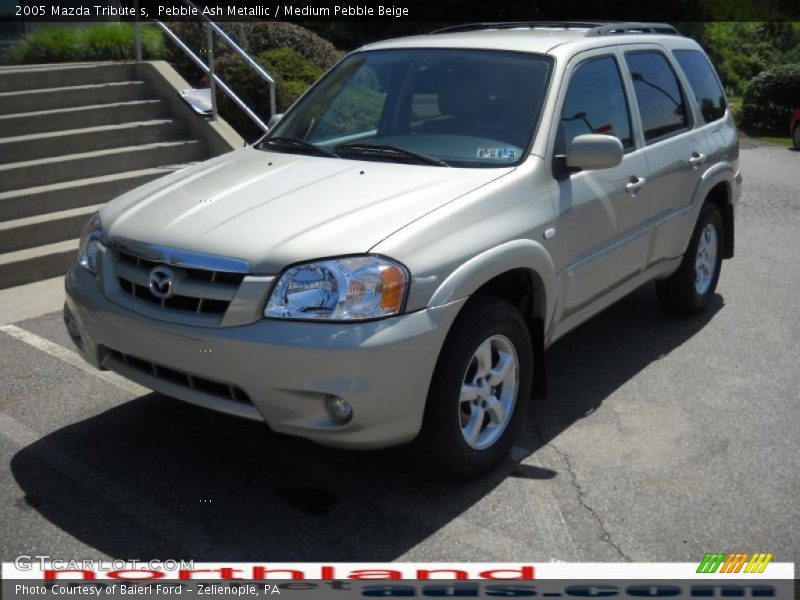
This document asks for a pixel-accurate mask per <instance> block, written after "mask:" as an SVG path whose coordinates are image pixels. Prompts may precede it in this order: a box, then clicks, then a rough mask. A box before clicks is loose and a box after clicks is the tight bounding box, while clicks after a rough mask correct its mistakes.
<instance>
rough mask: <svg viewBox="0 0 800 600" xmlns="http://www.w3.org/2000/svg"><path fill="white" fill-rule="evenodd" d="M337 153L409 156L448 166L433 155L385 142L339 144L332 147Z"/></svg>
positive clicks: (427, 163) (439, 165) (432, 163)
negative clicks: (389, 144)
mask: <svg viewBox="0 0 800 600" xmlns="http://www.w3.org/2000/svg"><path fill="white" fill-rule="evenodd" d="M334 150H336V151H337V152H338V153H344V152H347V153H352V154H363V155H365V156H387V157H394V158H411V159H413V160H415V161H417V162H419V163H422V164H426V165H436V166H437V167H449V166H450V165H448V164H447V163H446V162H444V161H443V160H440V159H438V158H436V157H434V156H428V155H427V154H421V153H419V152H414V151H413V150H406V149H405V148H400V147H398V146H388V145H385V144H361V143H357V144H341V145H339V146H336V147H335V148H334Z"/></svg>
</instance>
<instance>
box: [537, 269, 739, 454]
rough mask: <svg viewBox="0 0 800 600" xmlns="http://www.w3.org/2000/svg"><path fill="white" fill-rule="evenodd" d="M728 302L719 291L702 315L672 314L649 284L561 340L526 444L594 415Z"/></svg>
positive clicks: (544, 440)
mask: <svg viewBox="0 0 800 600" xmlns="http://www.w3.org/2000/svg"><path fill="white" fill-rule="evenodd" d="M723 306H724V301H723V298H722V296H721V295H720V294H715V295H714V296H713V298H712V300H711V303H710V305H709V306H708V308H707V309H706V310H705V311H704V312H703V313H701V314H699V315H695V316H691V317H676V316H672V315H668V314H667V313H665V312H664V311H663V310H662V309H661V307H660V306H659V303H658V298H657V297H656V293H655V286H652V285H648V286H644V287H642V288H640V289H639V290H637V291H636V292H634V293H633V294H631V295H630V296H627V297H626V298H623V299H622V300H620V301H619V302H617V303H616V304H615V305H613V306H612V307H610V308H609V309H608V310H606V311H605V312H603V313H602V314H600V315H598V316H597V317H595V318H594V319H591V320H589V321H587V322H586V323H585V324H583V325H581V326H580V327H578V328H577V329H576V330H574V331H572V332H570V333H569V334H568V335H566V336H565V337H564V338H562V339H560V340H558V341H557V342H556V343H555V344H553V346H551V347H550V349H549V350H548V353H547V378H548V381H547V383H548V390H547V397H546V398H545V399H543V400H532V401H531V405H530V409H529V411H528V429H527V431H526V447H528V448H529V449H531V450H533V451H536V450H538V449H539V448H541V447H542V446H544V445H546V444H547V443H549V442H550V440H552V439H553V438H555V437H556V436H557V435H558V434H560V433H561V432H562V431H563V430H565V429H566V428H568V427H570V426H571V425H572V424H574V423H575V422H576V421H578V420H580V419H583V418H585V417H587V416H589V415H591V414H592V413H593V412H594V411H595V410H597V409H598V408H599V407H600V405H601V404H602V403H603V401H604V400H605V399H606V398H608V397H609V396H610V395H611V394H613V393H614V391H615V390H617V389H618V388H619V387H621V386H622V385H623V384H625V383H626V382H628V381H630V380H631V379H633V378H634V377H635V376H636V374H637V373H639V372H640V371H642V370H643V369H644V368H645V367H647V366H648V365H650V364H651V363H653V362H655V361H657V360H660V359H662V358H664V357H665V356H666V355H667V354H669V353H670V352H671V351H672V350H674V349H676V348H678V347H680V346H681V345H682V344H683V343H684V342H685V341H687V340H688V339H690V338H691V337H692V336H693V335H694V334H696V333H697V332H698V331H700V329H702V328H703V327H705V326H706V324H708V323H709V322H710V321H711V319H713V318H714V316H715V315H716V314H717V313H718V312H719V311H720V310H721V309H722V308H723ZM654 392H655V393H658V390H654Z"/></svg>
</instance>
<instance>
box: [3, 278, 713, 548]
mask: <svg viewBox="0 0 800 600" xmlns="http://www.w3.org/2000/svg"><path fill="white" fill-rule="evenodd" d="M721 307H722V301H721V297H720V296H716V297H715V299H714V304H713V306H712V307H711V310H709V311H708V312H707V313H706V314H705V315H703V316H701V317H697V318H691V319H684V320H676V319H673V318H670V317H667V316H665V315H663V314H662V313H661V312H660V311H659V310H658V308H657V306H656V303H655V299H654V297H653V293H652V290H651V289H650V286H648V287H647V288H645V289H643V290H640V291H638V292H636V293H635V294H634V295H632V296H630V297H628V298H626V299H624V300H622V301H621V302H619V303H617V304H616V305H615V306H613V307H612V308H610V309H609V310H607V311H606V312H605V313H603V314H602V315H600V316H598V317H597V318H595V319H594V320H593V321H591V322H590V323H588V324H586V325H584V326H583V327H581V328H580V329H579V330H577V331H575V332H574V333H572V334H570V335H569V336H567V337H566V338H564V339H563V340H561V341H559V342H558V343H557V344H556V345H555V346H554V347H553V348H552V351H551V352H550V354H549V358H548V360H549V363H548V376H549V380H550V395H549V397H548V399H547V400H544V401H536V402H535V403H534V407H533V409H532V410H531V411H530V412H529V415H528V423H529V425H530V426H529V427H528V428H527V429H528V430H527V431H526V432H525V434H524V435H523V437H522V440H521V444H525V445H527V448H528V449H529V450H533V451H534V456H533V458H532V459H531V458H529V459H528V460H526V461H525V464H515V463H513V462H512V461H511V460H509V461H506V462H505V463H504V464H503V465H501V466H500V467H499V468H497V469H496V470H495V471H493V472H492V473H490V474H488V475H487V476H485V477H483V478H481V479H478V480H476V481H472V482H469V483H459V484H454V483H452V482H444V481H438V480H436V479H434V478H431V477H430V476H427V477H426V476H421V475H420V473H419V469H418V467H419V464H418V462H416V461H415V455H414V453H413V452H412V450H411V449H410V448H409V447H404V448H396V449H389V450H381V451H372V452H348V451H342V450H332V449H328V448H323V447H321V446H317V445H315V444H313V443H310V442H306V441H304V440H300V439H295V438H291V437H287V436H282V435H278V434H274V433H271V432H269V431H267V430H266V429H265V428H264V426H263V425H260V424H258V423H251V422H248V421H244V420H240V419H236V418H233V417H227V416H224V415H219V414H216V413H212V412H209V411H205V410H203V409H199V408H195V407H192V406H188V405H185V404H183V403H181V402H178V401H175V400H171V399H169V398H165V397H163V396H160V395H158V394H148V395H145V396H142V397H139V398H136V399H134V400H132V401H130V402H127V403H125V404H122V405H119V406H116V407H114V408H111V409H109V410H107V411H105V412H103V413H101V414H98V415H96V416H92V417H90V418H87V419H85V420H83V421H80V422H78V423H75V424H72V425H68V426H66V427H63V428H62V429H59V430H57V431H55V432H53V433H51V434H50V435H48V436H46V437H44V438H42V439H40V440H38V441H36V442H35V443H33V444H31V445H29V446H27V447H25V448H24V449H22V450H20V451H19V452H18V453H17V454H16V455H15V456H14V457H13V459H12V462H11V470H12V473H13V475H14V477H15V479H16V481H17V482H18V484H19V486H20V487H21V489H22V490H23V492H24V494H25V498H24V502H25V503H26V505H27V506H28V507H30V509H32V510H37V511H38V512H39V513H40V514H41V515H43V516H44V517H45V518H46V519H48V520H49V521H50V522H52V523H53V524H55V525H56V526H57V527H58V528H60V529H62V530H63V531H65V532H66V533H67V534H69V535H70V536H72V537H74V538H76V539H77V540H79V541H80V542H82V543H83V544H86V545H88V546H90V547H93V548H95V549H97V550H99V551H100V552H102V553H104V554H106V555H108V556H111V557H114V558H126V559H134V558H136V559H150V558H158V559H166V558H191V559H195V560H205V561H220V560H227V561H231V560H258V561H272V562H276V561H280V562H289V561H341V562H368V561H386V560H392V559H395V558H397V557H399V556H401V555H403V554H404V553H406V552H408V551H409V550H410V549H412V548H413V547H414V546H416V545H417V544H419V543H420V542H422V541H424V540H426V539H428V538H429V537H430V536H431V535H433V534H434V533H436V532H437V531H439V530H440V529H442V528H443V527H444V526H446V525H447V524H448V523H450V522H451V521H453V520H454V519H455V518H456V517H458V516H459V515H460V514H462V513H463V512H465V511H466V510H468V509H469V508H470V507H472V506H473V505H474V504H476V503H477V502H479V501H480V500H481V499H482V498H484V497H485V496H486V495H487V494H489V493H490V492H491V491H492V490H493V489H494V488H495V487H497V486H498V485H499V484H500V483H501V482H503V480H504V479H505V478H506V477H509V476H512V477H521V478H528V479H534V480H536V479H549V478H552V477H557V476H561V474H560V473H556V472H554V471H552V470H550V469H547V468H543V467H540V466H535V464H533V463H535V462H536V460H535V450H536V449H538V448H539V447H541V446H542V445H544V444H546V443H547V442H548V441H549V440H550V439H552V438H553V437H554V436H556V435H557V434H558V433H559V432H561V431H563V430H564V429H565V428H567V427H569V426H570V425H571V424H572V423H574V422H575V421H577V420H578V419H582V418H584V417H586V416H587V415H589V414H591V413H592V412H593V411H594V410H596V409H597V408H598V407H599V406H600V405H601V403H602V402H603V400H604V399H605V398H607V397H608V396H609V394H611V393H613V392H614V390H616V389H617V388H618V387H620V386H621V385H623V384H624V383H625V382H626V381H628V380H630V379H631V378H632V377H634V376H635V375H636V374H637V373H638V372H639V371H640V370H642V369H643V368H644V367H646V366H647V365H648V364H650V363H651V362H652V361H654V360H658V359H659V358H660V357H662V356H663V355H665V354H667V353H668V352H670V351H671V350H672V349H674V348H676V347H677V346H679V345H681V344H682V343H683V342H684V341H685V340H686V339H688V338H689V337H691V336H692V335H693V334H694V333H695V332H696V331H698V330H699V329H700V328H702V327H703V326H704V325H705V324H706V323H707V322H708V321H709V319H711V318H712V317H713V315H714V314H715V313H716V312H717V311H718V310H719V309H720V308H721ZM448 553H449V554H450V555H451V556H450V557H449V558H451V559H452V560H470V559H476V558H475V557H476V556H481V554H480V553H481V549H480V548H463V547H459V546H458V545H454V546H453V547H452V548H450V549H449V550H448ZM63 558H81V557H77V556H75V557H63ZM83 558H85V557H83Z"/></svg>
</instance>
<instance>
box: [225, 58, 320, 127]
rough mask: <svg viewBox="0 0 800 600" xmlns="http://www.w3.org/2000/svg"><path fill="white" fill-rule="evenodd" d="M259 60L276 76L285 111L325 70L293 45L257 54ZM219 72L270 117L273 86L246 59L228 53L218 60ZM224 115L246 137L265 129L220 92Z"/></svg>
mask: <svg viewBox="0 0 800 600" xmlns="http://www.w3.org/2000/svg"><path fill="white" fill-rule="evenodd" d="M255 59H256V60H257V61H258V62H259V64H261V65H263V66H264V68H265V69H266V70H267V72H269V74H270V75H272V77H273V78H274V79H275V104H276V107H277V110H278V112H283V111H285V110H286V109H287V108H289V106H290V105H291V104H292V103H293V102H294V101H295V100H297V98H298V97H299V96H300V94H302V93H303V92H304V91H305V90H306V89H307V88H308V86H309V85H311V84H312V83H314V81H316V80H317V79H318V78H319V77H320V75H322V69H320V68H319V67H316V66H314V65H313V64H311V62H310V61H308V60H306V59H305V58H303V57H302V56H301V55H300V54H299V53H297V52H295V51H294V50H290V49H289V48H277V49H274V50H268V51H266V52H262V53H261V54H259V55H257V56H256V57H255ZM214 65H215V67H216V69H217V73H218V75H219V76H220V77H221V78H222V80H223V81H224V82H225V83H226V84H228V86H230V88H231V89H232V90H233V91H234V92H235V93H236V94H237V95H238V96H239V97H240V98H241V99H242V100H244V102H245V103H246V104H247V105H248V106H250V107H251V108H252V109H253V110H254V111H255V112H256V113H258V115H259V116H261V117H262V119H263V120H268V119H269V118H270V116H271V115H270V106H269V86H268V84H267V83H266V82H265V81H264V80H263V79H262V78H261V77H260V76H259V75H258V74H256V72H255V71H254V70H253V69H252V68H251V67H250V66H249V65H248V64H247V63H245V61H244V60H243V59H242V58H240V57H239V56H237V55H235V54H230V53H228V54H225V55H223V56H222V57H220V58H219V59H216V60H215V62H214ZM217 99H218V106H219V111H220V114H221V115H222V117H223V118H224V119H225V120H226V121H228V123H230V124H231V126H232V127H234V129H236V130H237V131H238V132H239V133H240V134H242V135H243V136H244V137H245V138H248V139H252V138H255V137H257V136H258V135H260V133H261V130H260V129H258V127H256V126H255V125H254V124H253V122H252V121H251V120H250V118H249V117H248V116H247V115H246V114H244V112H243V111H242V110H241V109H240V108H238V107H237V106H236V104H235V103H234V102H233V101H232V100H230V99H229V98H228V97H227V96H225V95H224V94H221V93H220V94H218V95H217Z"/></svg>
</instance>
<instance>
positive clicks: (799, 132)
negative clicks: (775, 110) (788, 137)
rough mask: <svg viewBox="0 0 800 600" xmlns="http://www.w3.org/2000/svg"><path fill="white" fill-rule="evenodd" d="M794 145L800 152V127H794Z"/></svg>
mask: <svg viewBox="0 0 800 600" xmlns="http://www.w3.org/2000/svg"><path fill="white" fill-rule="evenodd" d="M792 143H793V144H794V149H795V150H800V125H795V126H794V131H793V132H792Z"/></svg>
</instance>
